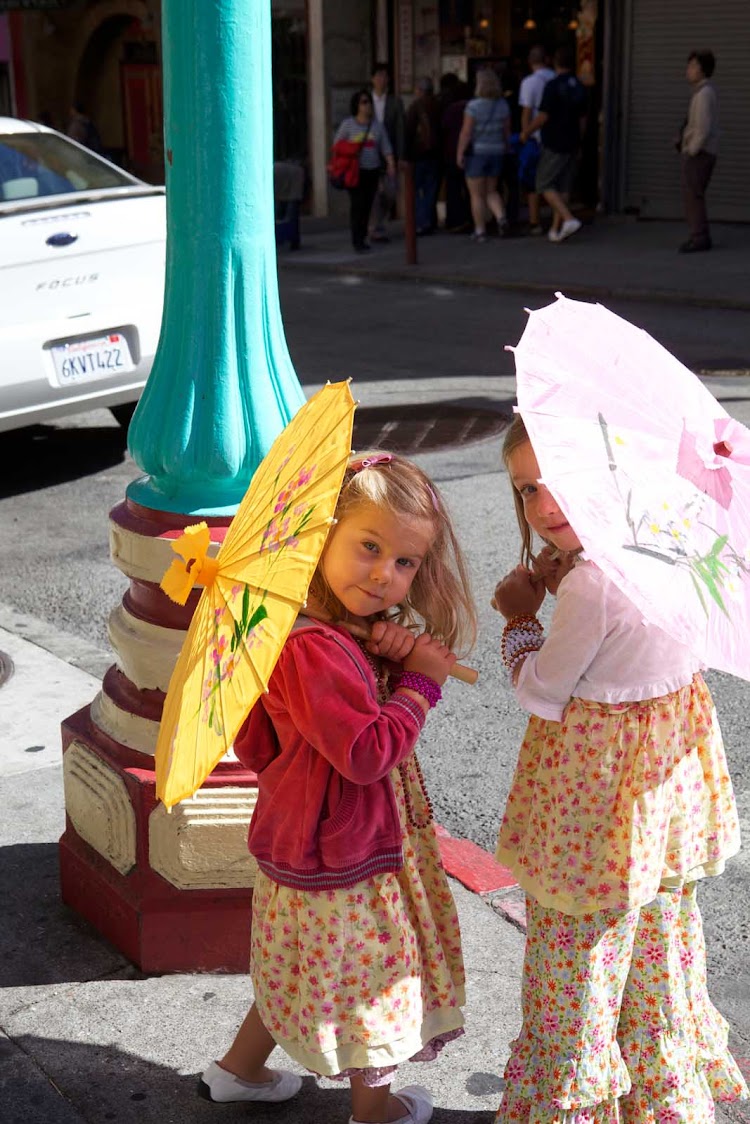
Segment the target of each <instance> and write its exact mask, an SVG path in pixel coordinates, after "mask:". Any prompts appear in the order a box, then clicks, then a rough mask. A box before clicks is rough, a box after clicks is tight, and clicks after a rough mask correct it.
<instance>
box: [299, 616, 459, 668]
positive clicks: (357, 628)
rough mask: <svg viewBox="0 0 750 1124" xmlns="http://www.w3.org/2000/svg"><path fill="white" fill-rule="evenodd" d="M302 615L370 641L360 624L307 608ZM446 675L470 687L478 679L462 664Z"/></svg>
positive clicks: (368, 632) (455, 665)
mask: <svg viewBox="0 0 750 1124" xmlns="http://www.w3.org/2000/svg"><path fill="white" fill-rule="evenodd" d="M304 614H305V616H306V617H311V618H312V619H313V620H316V621H323V622H324V623H326V624H337V625H338V626H339V627H340V628H345V629H346V631H347V632H348V633H349V634H350V635H351V636H355V637H356V638H357V640H369V639H370V630H369V629H367V628H364V627H363V626H362V625H361V624H350V623H349V622H348V621H329V620H327V618H326V617H324V616H322V614H321V615H320V616H319V615H318V614H317V613H314V612H311V610H310V608H309V606H307V607H306V608H305V609H304ZM448 674H449V676H450V677H451V679H460V681H461V682H462V683H470V684H472V685H473V684H474V683H476V681H477V679H478V678H479V672H478V671H476V670H475V668H473V667H466V666H465V665H464V664H462V663H454V665H453V667H452V668H451V669H450V671H449V672H448Z"/></svg>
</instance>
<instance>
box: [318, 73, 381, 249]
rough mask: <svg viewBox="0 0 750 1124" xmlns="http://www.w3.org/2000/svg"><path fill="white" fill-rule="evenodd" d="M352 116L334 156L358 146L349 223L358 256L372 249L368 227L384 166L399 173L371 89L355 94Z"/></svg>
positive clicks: (337, 141) (336, 140)
mask: <svg viewBox="0 0 750 1124" xmlns="http://www.w3.org/2000/svg"><path fill="white" fill-rule="evenodd" d="M349 109H350V116H349V117H345V118H344V120H343V121H342V122H341V124H340V125H339V127H338V129H337V130H336V136H335V137H334V139H333V147H334V154H335V151H336V146H337V145H338V144H341V143H343V145H344V146H345V147H349V146H352V145H355V146H357V150H356V156H357V174H356V177H355V178H356V183H354V184H352V185H351V186H349V185H348V184H347V191H348V192H349V223H350V226H351V232H352V246H353V247H354V249H355V250H356V252H357V253H360V254H361V253H365V252H366V251H368V250H369V249H370V244H369V242H368V241H367V226H368V222H369V220H370V212H371V211H372V203H373V199H374V198H375V192H376V191H377V189H378V182H379V180H380V168H381V164H383V163H384V164H385V167H386V172H387V173H388V174H389V175H395V174H396V165H395V162H394V159H393V150H392V149H391V142H390V140H389V138H388V134H387V133H386V131H385V129H384V128H383V126H382V125H381V124H380V122H379V121H378V120H376V119H375V117H374V116H373V105H372V97H371V95H370V92H369V91H368V90H364V89H363V90H358V91H357V92H356V93H355V94H353V95H352V99H351V102H350V106H349Z"/></svg>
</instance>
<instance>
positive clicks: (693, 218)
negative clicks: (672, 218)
mask: <svg viewBox="0 0 750 1124" xmlns="http://www.w3.org/2000/svg"><path fill="white" fill-rule="evenodd" d="M715 66H716V59H715V58H714V56H713V52H712V51H692V52H691V54H690V55H689V56H688V61H687V71H686V77H687V80H688V82H689V83H690V85H691V87H692V90H693V96H692V97H691V99H690V106H689V108H688V116H687V121H686V122H685V126H684V128H683V130H682V137H681V141H680V152H681V155H682V177H681V178H682V201H683V205H684V207H685V217H686V218H687V222H688V227H689V228H690V237H689V239H688V240H687V242H683V244H682V245H681V246H680V253H681V254H692V253H696V252H697V251H700V250H710V249H711V234H710V231H709V226H708V213H707V211H706V190H707V188H708V185H709V182H710V180H711V175H712V174H713V170H714V165H715V164H716V154H717V152H718V149H719V110H718V104H717V100H716V90H715V89H714V87H713V84H712V83H711V82H710V81H709V79H710V78H711V75H712V74H713V72H714V67H715Z"/></svg>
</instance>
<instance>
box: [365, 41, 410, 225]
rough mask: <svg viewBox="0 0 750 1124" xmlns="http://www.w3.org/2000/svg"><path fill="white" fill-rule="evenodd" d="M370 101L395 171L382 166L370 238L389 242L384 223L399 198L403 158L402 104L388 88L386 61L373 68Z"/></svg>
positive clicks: (403, 115)
mask: <svg viewBox="0 0 750 1124" xmlns="http://www.w3.org/2000/svg"><path fill="white" fill-rule="evenodd" d="M371 82H372V104H373V110H374V113H375V118H376V120H377V121H378V122H379V123H380V125H381V126H382V128H383V129H385V131H386V133H387V134H388V140H389V141H390V142H391V149H392V151H393V159H394V163H395V168H394V171H393V172H392V173H391V172H389V171H388V168H387V167H386V166H385V165H381V168H380V179H379V180H378V188H377V191H376V192H375V200H374V202H373V205H372V212H371V214H370V224H369V226H370V241H371V242H388V241H389V238H388V230H387V223H388V220H389V219H390V218H392V216H393V211H394V208H395V206H396V200H397V198H398V166H399V163H400V162H401V161H402V160H403V158H404V123H405V114H404V103H403V101H402V100H401V98H400V97H398V95H396V94H394V93H392V92H391V90H390V70H389V68H388V63H385V62H378V63H376V64H375V66H374V67H373V71H372V80H371Z"/></svg>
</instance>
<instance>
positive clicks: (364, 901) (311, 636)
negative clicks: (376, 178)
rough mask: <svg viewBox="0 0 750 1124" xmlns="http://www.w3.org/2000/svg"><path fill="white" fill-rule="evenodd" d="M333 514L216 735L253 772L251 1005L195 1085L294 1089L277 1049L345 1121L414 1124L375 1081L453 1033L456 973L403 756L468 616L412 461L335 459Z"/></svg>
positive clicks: (270, 1097) (279, 1096)
mask: <svg viewBox="0 0 750 1124" xmlns="http://www.w3.org/2000/svg"><path fill="white" fill-rule="evenodd" d="M336 515H337V522H336V525H335V527H334V530H333V531H332V533H331V535H330V537H329V540H328V543H327V544H326V548H325V551H324V553H323V556H322V559H321V562H320V564H319V566H318V569H317V571H316V574H315V577H314V578H313V582H312V585H311V587H310V593H309V601H308V604H309V611H310V613H311V616H310V617H308V616H301V617H300V618H299V619H298V622H297V625H296V627H295V628H294V630H293V631H292V633H291V635H290V637H289V639H288V641H287V643H286V645H285V647H284V650H283V652H282V654H281V657H280V659H279V662H278V664H277V666H276V669H275V671H274V674H273V676H272V678H271V682H270V688H269V692H268V694H267V695H266V696H264V697H263V698H262V700H261V701H260V702H259V703H258V704H257V705H256V706H255V708H254V709H253V711H252V712H251V713H250V715H249V717H248V720H247V722H246V723H245V726H244V727H243V729H242V731H241V733H240V735H239V736H238V738H237V741H236V743H235V752H236V753H237V756H238V757H239V758H240V760H241V761H242V762H243V763H244V764H246V765H247V766H248V767H249V768H251V769H253V770H255V771H256V772H257V774H258V802H257V806H256V809H255V813H254V815H253V820H252V823H251V825H250V835H249V847H250V851H251V852H252V854H253V855H254V856H255V857H256V859H257V862H258V867H259V873H258V876H257V880H256V883H255V887H254V893H253V928H252V943H251V964H250V972H251V977H252V981H253V989H254V994H255V1003H254V1004H253V1006H252V1008H251V1009H250V1012H249V1014H248V1015H247V1017H246V1018H245V1021H244V1022H243V1024H242V1026H241V1027H240V1029H239V1031H238V1033H237V1036H236V1038H235V1040H234V1043H233V1044H232V1046H231V1047H230V1049H229V1051H228V1052H227V1053H226V1054H225V1056H224V1057H223V1058H222V1059H221V1061H220V1062H213V1063H212V1064H211V1065H210V1066H209V1067H208V1069H207V1070H206V1072H205V1073H204V1074H203V1079H202V1082H201V1092H202V1093H203V1095H204V1096H207V1097H208V1098H210V1099H211V1100H214V1101H223V1102H228V1101H282V1100H287V1099H288V1098H290V1097H292V1096H294V1095H295V1094H296V1093H298V1092H299V1090H300V1088H301V1086H302V1080H301V1078H300V1077H298V1076H297V1075H295V1074H293V1073H290V1072H286V1071H274V1070H271V1069H268V1068H267V1067H266V1061H267V1059H268V1056H269V1055H270V1053H271V1051H272V1049H273V1048H274V1046H275V1045H279V1046H281V1047H283V1049H284V1050H285V1051H286V1052H287V1054H289V1056H290V1057H291V1058H293V1059H294V1060H295V1061H296V1062H297V1063H298V1064H299V1065H300V1066H302V1067H304V1068H305V1069H307V1070H309V1071H311V1072H312V1073H315V1074H321V1075H324V1076H327V1077H333V1078H341V1079H344V1078H348V1079H349V1081H350V1085H351V1096H352V1116H351V1118H350V1124H359V1122H364V1121H368V1122H383V1124H385V1122H386V1121H394V1120H401V1121H403V1122H404V1124H426V1121H428V1120H429V1119H430V1117H431V1115H432V1099H431V1097H430V1095H429V1093H428V1092H427V1090H426V1089H423V1088H421V1086H416V1085H414V1086H409V1087H407V1088H404V1089H401V1090H399V1091H398V1092H397V1093H395V1094H391V1093H390V1085H391V1081H392V1079H393V1076H394V1074H395V1071H396V1068H397V1066H398V1065H399V1063H400V1062H404V1061H407V1060H412V1061H414V1060H431V1059H433V1058H435V1057H436V1055H437V1053H438V1052H439V1050H440V1049H441V1048H442V1047H443V1045H444V1044H445V1043H446V1042H448V1041H450V1040H451V1039H453V1038H456V1037H458V1036H459V1035H460V1034H462V1033H463V1030H462V1028H463V1016H462V1013H461V1006H462V1004H463V1002H464V969H463V961H462V956H461V941H460V934H459V928H458V918H457V916H456V909H455V904H454V902H453V898H452V896H451V892H450V889H449V887H448V884H447V881H446V878H445V874H444V872H443V869H442V866H441V862H440V856H439V852H438V846H437V839H436V835H435V830H434V825H433V822H432V810H431V806H430V801H429V798H428V796H427V793H426V791H425V788H424V783H423V780H422V774H421V771H420V768H419V764H418V762H417V759H416V756H415V753H414V747H415V745H416V741H417V738H418V736H419V733H420V731H421V729H422V725H423V724H424V720H425V717H426V715H427V712H428V710H429V709H430V708H431V707H433V706H434V705H435V704H436V703H437V702H438V701H439V700H440V697H441V685H442V684H443V683H444V682H445V679H446V677H447V676H448V674H449V672H450V670H451V667H452V665H453V663H454V662H455V659H456V657H455V655H454V653H453V651H452V650H451V649H452V648H453V647H454V646H456V645H457V644H458V643H460V641H461V640H462V639H463V638H464V636H465V635H466V633H467V632H468V633H469V634H471V636H472V638H473V631H474V620H475V617H474V608H473V604H472V601H471V596H470V593H469V590H468V582H467V578H466V571H465V567H464V564H463V560H462V557H461V553H460V550H459V547H458V544H457V542H456V538H455V535H454V533H453V529H452V526H451V522H450V518H449V516H448V513H447V511H446V508H445V506H444V504H443V501H442V499H441V498H440V496H439V495H438V493H437V491H436V489H435V487H434V485H433V484H432V483H431V482H430V481H429V479H428V478H427V476H426V475H425V474H424V473H423V472H422V471H421V469H419V468H417V466H416V465H414V464H412V463H411V462H409V461H407V460H405V459H403V458H401V457H399V456H395V455H391V454H387V453H385V454H383V453H372V454H370V455H369V456H367V457H365V458H359V459H356V460H354V461H352V463H351V464H350V467H349V469H348V471H347V474H346V476H345V479H344V485H343V488H342V490H341V496H340V499H339V504H338V508H337V512H336ZM312 614H314V619H313V616H312ZM347 625H352V626H355V628H356V627H359V629H362V628H366V630H367V631H369V632H370V640H369V641H367V642H361V641H357V640H355V639H354V638H353V636H352V635H351V633H350V631H348V629H347V627H346V626H347ZM420 627H424V628H426V631H423V632H421V633H420V634H419V635H417V636H416V638H415V631H414V630H415V629H418V628H420Z"/></svg>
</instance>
